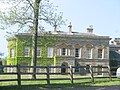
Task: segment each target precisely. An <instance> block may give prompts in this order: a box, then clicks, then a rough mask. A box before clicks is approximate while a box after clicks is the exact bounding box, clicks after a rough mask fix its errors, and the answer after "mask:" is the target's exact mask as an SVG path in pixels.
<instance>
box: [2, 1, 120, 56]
mask: <svg viewBox="0 0 120 90" xmlns="http://www.w3.org/2000/svg"><path fill="white" fill-rule="evenodd" d="M50 2H53V4H54V5H56V6H58V11H59V12H63V18H64V19H67V22H66V24H67V26H68V25H69V22H71V23H72V31H75V32H81V33H85V32H86V27H88V26H89V25H93V28H94V31H93V33H94V34H96V35H100V36H110V38H113V39H114V38H120V35H119V34H120V27H119V26H120V0H50ZM1 7H4V6H2V5H0V8H1ZM67 26H63V27H61V28H60V30H62V31H68V27H67ZM45 29H49V30H51V31H52V30H53V28H51V27H47V26H46V27H45ZM0 32H1V33H0V42H1V43H0V52H3V53H5V56H6V55H7V41H6V38H5V36H4V35H5V32H4V31H0Z"/></svg>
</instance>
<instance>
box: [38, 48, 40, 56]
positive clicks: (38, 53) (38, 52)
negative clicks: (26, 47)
mask: <svg viewBox="0 0 120 90" xmlns="http://www.w3.org/2000/svg"><path fill="white" fill-rule="evenodd" d="M37 56H40V48H39V47H37Z"/></svg>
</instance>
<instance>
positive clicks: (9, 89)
mask: <svg viewBox="0 0 120 90" xmlns="http://www.w3.org/2000/svg"><path fill="white" fill-rule="evenodd" d="M54 77H57V78H61V77H62V78H69V77H70V76H69V75H53V76H51V78H54ZM74 77H75V78H76V77H77V78H78V77H79V78H85V77H86V76H74ZM3 78H9V79H10V78H17V77H16V76H15V75H6V76H2V75H1V76H0V79H3ZM22 78H30V76H28V75H24V76H22ZM37 78H46V76H43V75H38V76H37ZM50 83H51V84H50V85H47V82H46V81H30V80H29V81H22V85H21V86H17V82H16V81H11V82H0V90H44V89H45V88H47V89H48V88H50V89H51V90H52V89H53V88H78V87H88V86H111V85H120V79H118V78H112V81H110V80H109V78H95V82H94V83H92V82H91V79H90V78H89V79H82V80H74V84H71V82H70V80H51V82H50Z"/></svg>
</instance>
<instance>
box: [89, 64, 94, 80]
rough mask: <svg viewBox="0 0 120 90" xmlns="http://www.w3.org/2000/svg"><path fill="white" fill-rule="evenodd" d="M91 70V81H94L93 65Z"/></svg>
mask: <svg viewBox="0 0 120 90" xmlns="http://www.w3.org/2000/svg"><path fill="white" fill-rule="evenodd" d="M89 70H90V74H91V81H92V82H94V75H93V68H92V66H91V65H90V68H89Z"/></svg>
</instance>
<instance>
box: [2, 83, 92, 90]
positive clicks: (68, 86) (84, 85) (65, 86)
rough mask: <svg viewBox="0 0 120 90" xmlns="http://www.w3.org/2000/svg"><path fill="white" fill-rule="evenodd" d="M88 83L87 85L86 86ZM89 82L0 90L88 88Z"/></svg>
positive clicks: (10, 87) (26, 86) (15, 87)
mask: <svg viewBox="0 0 120 90" xmlns="http://www.w3.org/2000/svg"><path fill="white" fill-rule="evenodd" d="M87 83H88V84H87ZM90 83H91V82H86V83H75V84H70V83H68V84H50V85H47V84H42V85H41V84H39V85H38V84H35V85H21V86H17V85H11V86H0V90H53V89H56V88H62V89H63V88H78V87H89V86H90V85H89V84H90Z"/></svg>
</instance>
